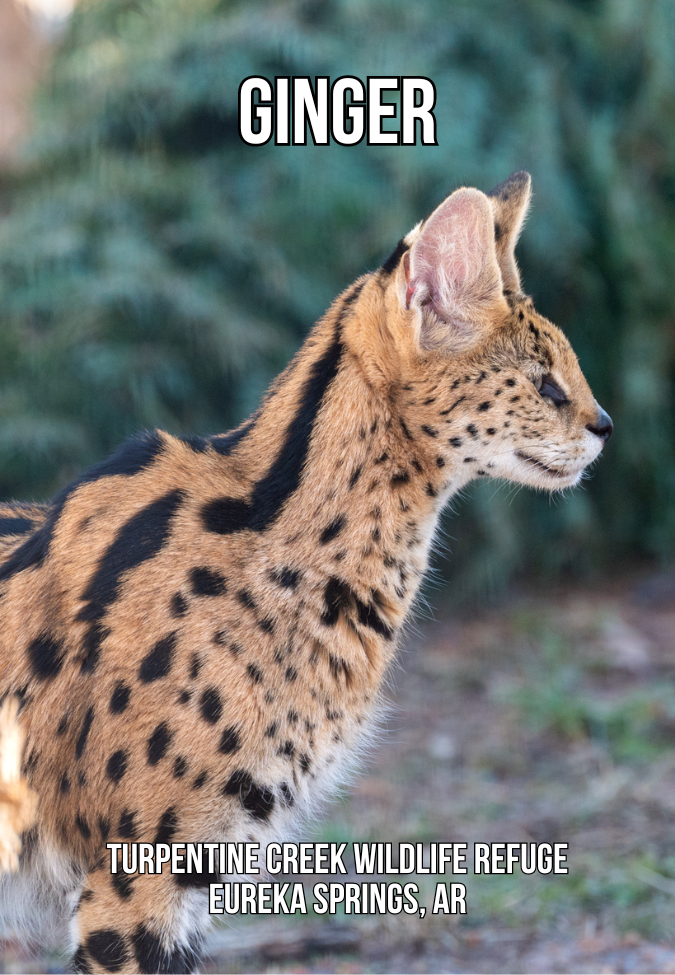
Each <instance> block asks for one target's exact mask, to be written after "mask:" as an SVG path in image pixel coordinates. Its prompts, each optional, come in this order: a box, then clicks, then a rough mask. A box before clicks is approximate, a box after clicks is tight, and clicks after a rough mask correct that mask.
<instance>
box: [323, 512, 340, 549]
mask: <svg viewBox="0 0 675 975" xmlns="http://www.w3.org/2000/svg"><path fill="white" fill-rule="evenodd" d="M346 524H347V516H346V515H338V516H337V518H334V519H333V520H332V521H331V523H330V524H329V525H327V526H326V528H324V530H323V531H322V532H321V535H320V537H319V544H320V545H327V544H328V542H332V541H333V539H334V538H337V536H338V535H339V534H340V532H341V531H342V529H343V528H344V527H345V525H346Z"/></svg>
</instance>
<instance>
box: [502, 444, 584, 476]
mask: <svg viewBox="0 0 675 975" xmlns="http://www.w3.org/2000/svg"><path fill="white" fill-rule="evenodd" d="M516 457H517V458H518V460H524V461H525V462H526V463H527V464H529V465H530V466H531V467H534V468H535V470H538V471H541V472H542V473H543V474H549V475H550V476H551V477H573V476H574V475H573V473H572V472H571V471H565V470H562V469H561V468H560V467H549V465H548V464H545V463H544V462H543V461H542V460H537V458H536V457H530V456H529V454H526V453H525V451H524V450H517V451H516Z"/></svg>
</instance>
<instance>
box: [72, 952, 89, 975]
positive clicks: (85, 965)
mask: <svg viewBox="0 0 675 975" xmlns="http://www.w3.org/2000/svg"><path fill="white" fill-rule="evenodd" d="M70 968H71V971H73V972H76V973H79V975H90V973H91V972H92V971H93V969H92V968H91V966H90V964H89V961H88V960H87V952H86V951H85V949H84V946H83V945H80V947H79V948H78V949H77V951H76V952H75V954H74V955H73V957H72V959H71V962H70Z"/></svg>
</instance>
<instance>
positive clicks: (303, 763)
mask: <svg viewBox="0 0 675 975" xmlns="http://www.w3.org/2000/svg"><path fill="white" fill-rule="evenodd" d="M298 761H299V762H300V768H301V769H302V772H303V774H304V775H307V773H308V772H309V770H310V768H311V765H312V760H311V758H310V757H309V755H306V754H305V752H303V753H302V754H301V755H300V757H299V759H298Z"/></svg>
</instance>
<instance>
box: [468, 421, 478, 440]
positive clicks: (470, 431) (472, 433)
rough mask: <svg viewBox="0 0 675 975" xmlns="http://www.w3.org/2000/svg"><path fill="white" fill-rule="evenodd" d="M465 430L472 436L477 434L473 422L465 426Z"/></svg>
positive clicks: (476, 428)
mask: <svg viewBox="0 0 675 975" xmlns="http://www.w3.org/2000/svg"><path fill="white" fill-rule="evenodd" d="M466 432H467V433H470V434H471V436H472V437H477V436H478V427H477V426H476V425H475V424H474V423H470V424H469V425H468V427H467V428H466Z"/></svg>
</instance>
